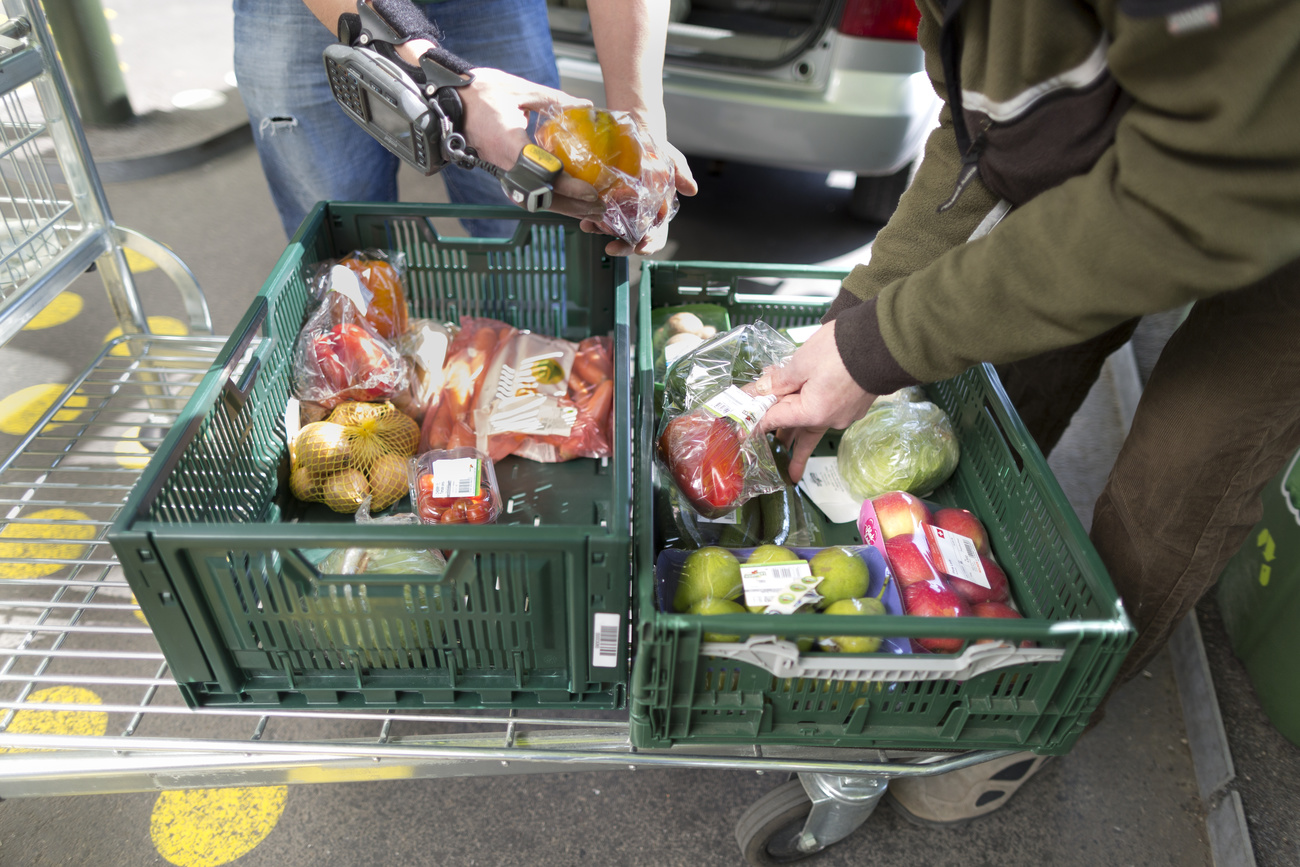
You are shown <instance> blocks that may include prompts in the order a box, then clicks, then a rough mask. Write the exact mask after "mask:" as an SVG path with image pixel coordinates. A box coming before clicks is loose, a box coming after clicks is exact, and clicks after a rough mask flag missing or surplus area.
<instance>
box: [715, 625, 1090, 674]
mask: <svg viewBox="0 0 1300 867" xmlns="http://www.w3.org/2000/svg"><path fill="white" fill-rule="evenodd" d="M827 655H829V656H832V657H833V658H832V659H825V658H823V657H824V656H827ZM700 656H715V657H723V658H725V659H734V660H736V661H737V662H747V663H749V664H751V665H756V666H758V667H759V668H761V669H763V670H764V671H767V672H770V673H771V674H773V675H775V676H776V677H809V678H817V679H819V680H823V679H824V680H849V681H889V682H900V681H915V680H969V679H970V678H972V677H975V676H977V675H980V674H984V673H985V672H988V671H994V670H995V669H999V668H1006V667H1007V666H1009V665H1022V664H1024V663H1030V662H1057V661H1059V660H1061V659H1063V658H1064V657H1065V651H1064V650H1063V649H1061V648H1059V647H1032V648H1031V647H1021V648H1016V647H1012V646H1011V645H1010V644H1007V643H1006V642H1002V641H998V642H993V643H990V644H972V645H971V646H970V647H967V648H966V650H965V651H964V652H963V653H961V654H960V655H958V656H949V655H947V654H942V655H941V654H922V653H916V654H908V655H899V654H889V655H887V656H883V657H866V656H864V657H853V656H844V655H841V654H825V655H823V654H819V655H816V656H801V655H800V654H799V648H798V647H797V646H796V645H795V644H794V643H793V642H790V641H782V640H780V639H776V638H771V637H768V636H762V635H755V636H753V637H751V638H749V639H748V640H746V641H742V642H730V641H728V642H719V641H705V642H703V643H701V644H700Z"/></svg>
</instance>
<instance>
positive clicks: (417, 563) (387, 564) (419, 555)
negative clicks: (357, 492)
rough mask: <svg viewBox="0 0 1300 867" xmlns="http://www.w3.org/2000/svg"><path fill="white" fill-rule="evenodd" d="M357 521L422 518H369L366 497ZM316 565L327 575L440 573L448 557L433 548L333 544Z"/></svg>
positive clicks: (415, 520) (407, 515)
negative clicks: (349, 546) (337, 546)
mask: <svg viewBox="0 0 1300 867" xmlns="http://www.w3.org/2000/svg"><path fill="white" fill-rule="evenodd" d="M357 523H358V524H389V525H391V524H398V525H403V524H419V523H421V521H420V519H419V517H418V516H416V515H413V514H411V513H410V512H404V513H402V514H400V515H388V516H385V517H383V518H372V517H371V516H370V500H369V499H367V500H366V501H364V502H363V503H362V504H361V506H360V508H358V509H357ZM317 568H318V569H320V571H322V572H324V573H326V574H329V575H362V574H366V573H371V574H374V573H379V574H390V575H441V574H442V573H444V572H446V571H447V560H446V558H445V557H443V555H442V552H441V551H439V550H437V549H435V548H335V549H333V550H332V551H330V553H329V554H328V555H326V557H325V559H324V560H322V561H321V562H320V563H318V564H317Z"/></svg>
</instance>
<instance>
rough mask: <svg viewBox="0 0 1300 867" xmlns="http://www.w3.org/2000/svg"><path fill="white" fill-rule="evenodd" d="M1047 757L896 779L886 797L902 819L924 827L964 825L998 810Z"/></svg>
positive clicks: (1022, 756) (1021, 756) (1024, 756)
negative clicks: (930, 775) (929, 775)
mask: <svg viewBox="0 0 1300 867" xmlns="http://www.w3.org/2000/svg"><path fill="white" fill-rule="evenodd" d="M1050 758H1051V756H1039V755H1035V754H1034V753H1030V752H1024V753H1013V754H1012V755H1009V756H1004V757H1003V758H1000V759H994V760H993V761H989V762H984V763H982V764H978V765H972V766H971V767H969V768H962V769H960V770H956V771H949V772H948V773H946V774H939V775H937V776H933V777H899V778H897V779H895V780H891V781H890V783H889V789H888V790H887V792H886V794H887V795H888V796H889V797H888V800H889V803H890V805H891V806H892V807H893V808H894V810H895V811H897V812H898V813H899V815H901V816H902V817H903V818H904V819H907V820H908V821H909V822H912V823H914V824H917V825H922V826H924V827H931V828H934V827H944V828H951V827H956V826H959V825H965V824H966V823H967V822H969V821H971V820H972V819H978V818H980V817H981V816H985V815H987V814H989V813H992V812H993V811H994V810H996V809H998V808H999V807H1001V806H1002V805H1003V804H1005V803H1006V802H1007V801H1008V800H1010V799H1011V796H1012V795H1014V794H1015V793H1016V790H1017V789H1019V788H1020V787H1021V786H1022V785H1024V784H1025V781H1026V780H1028V779H1029V778H1030V777H1032V776H1033V775H1034V774H1036V773H1038V770H1039V768H1041V767H1042V766H1043V765H1044V764H1046V763H1047V760H1048V759H1050Z"/></svg>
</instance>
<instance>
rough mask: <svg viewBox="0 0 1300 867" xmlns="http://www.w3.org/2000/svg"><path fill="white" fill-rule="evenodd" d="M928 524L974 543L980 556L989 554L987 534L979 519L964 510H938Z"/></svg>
mask: <svg viewBox="0 0 1300 867" xmlns="http://www.w3.org/2000/svg"><path fill="white" fill-rule="evenodd" d="M930 523H931V524H934V525H935V526H936V527H942V528H943V529H945V530H947V531H948V532H949V533H957V534H958V535H961V536H965V537H966V538H967V539H970V540H971V541H972V542H974V543H975V550H976V551H978V552H979V553H980V555H981V556H984V557H987V556H988V553H989V534H988V533H987V532H986V531H985V530H984V525H983V524H981V523H980V519H979V518H977V517H975V515H974V514H972V513H971V512H968V511H967V510H966V509H956V508H951V507H949V508H946V509H939V510H938V511H937V512H935V513H934V517H933V518H931V519H930Z"/></svg>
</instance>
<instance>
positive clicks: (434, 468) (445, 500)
mask: <svg viewBox="0 0 1300 867" xmlns="http://www.w3.org/2000/svg"><path fill="white" fill-rule="evenodd" d="M410 466H411V475H410V481H411V501H412V502H414V503H415V511H416V514H417V515H419V516H420V520H421V521H423V522H424V523H426V524H491V523H494V522H495V521H496V519H497V518H498V517H499V516H500V514H501V489H500V487H498V486H497V474H496V470H495V468H494V467H493V464H492V460H491V459H490V458H488V457H487V456H486V455H484V454H483V453H482V452H480V451H478V450H477V449H473V448H455V449H441V450H436V451H430V452H425V453H424V454H422V455H419V456H418V457H415V458H412V459H411V464H410Z"/></svg>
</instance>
